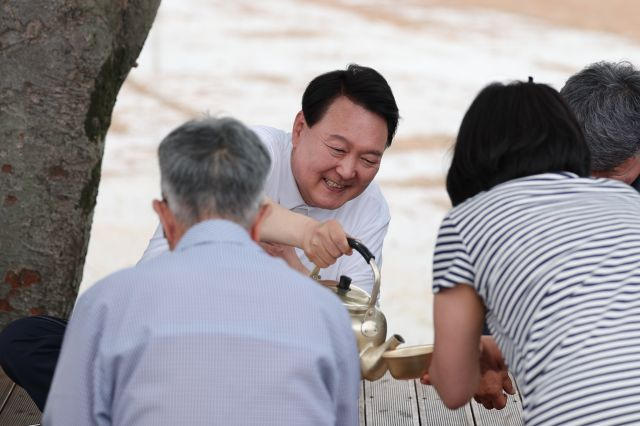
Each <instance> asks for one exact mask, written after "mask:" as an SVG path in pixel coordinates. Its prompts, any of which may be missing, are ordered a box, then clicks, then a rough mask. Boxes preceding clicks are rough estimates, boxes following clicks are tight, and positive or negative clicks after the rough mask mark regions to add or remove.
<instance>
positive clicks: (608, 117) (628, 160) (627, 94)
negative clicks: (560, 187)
mask: <svg viewBox="0 0 640 426" xmlns="http://www.w3.org/2000/svg"><path fill="white" fill-rule="evenodd" d="M560 94H561V95H562V96H563V98H564V99H565V100H566V101H567V103H568V104H569V107H570V108H571V110H572V111H573V113H574V114H575V115H576V117H577V118H578V121H579V122H580V125H581V126H582V131H583V133H584V136H585V139H586V141H587V144H588V145H589V149H590V151H591V171H592V173H593V174H594V175H595V176H602V177H609V178H612V179H618V180H622V181H624V182H626V183H629V184H634V186H635V187H636V189H638V182H637V180H638V175H640V71H638V70H637V69H636V68H635V67H634V66H633V65H632V64H631V63H630V62H605V61H602V62H596V63H593V64H591V65H589V66H587V67H586V68H584V69H583V70H582V71H580V72H578V73H577V74H575V75H573V76H571V77H570V78H569V79H568V80H567V82H566V83H565V85H564V87H563V88H562V90H561V91H560Z"/></svg>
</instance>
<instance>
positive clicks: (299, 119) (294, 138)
mask: <svg viewBox="0 0 640 426" xmlns="http://www.w3.org/2000/svg"><path fill="white" fill-rule="evenodd" d="M306 125H307V122H306V120H305V119H304V114H303V113H302V111H300V112H298V113H297V114H296V119H295V120H293V129H292V130H291V143H292V144H293V146H294V147H295V146H297V145H298V142H299V141H300V134H301V133H302V130H303V129H304V127H305V126H306Z"/></svg>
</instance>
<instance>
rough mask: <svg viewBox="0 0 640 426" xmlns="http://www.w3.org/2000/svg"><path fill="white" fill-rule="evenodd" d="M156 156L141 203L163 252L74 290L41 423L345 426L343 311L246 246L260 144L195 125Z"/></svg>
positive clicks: (353, 356)
mask: <svg viewBox="0 0 640 426" xmlns="http://www.w3.org/2000/svg"><path fill="white" fill-rule="evenodd" d="M158 157H159V162H160V171H161V186H162V194H163V198H162V201H160V200H155V201H154V202H153V207H154V209H155V211H156V212H157V213H158V216H159V217H160V222H161V224H162V228H163V230H164V233H165V235H166V237H167V241H168V244H169V248H170V250H172V251H171V252H166V253H164V254H162V255H160V256H158V257H156V258H154V259H150V260H148V261H146V262H144V263H141V264H139V265H137V266H136V267H133V268H129V269H125V270H123V271H120V272H116V273H114V274H112V275H110V276H108V277H107V278H105V279H104V280H102V281H100V282H98V283H96V284H95V285H94V286H93V287H91V288H90V289H88V290H87V291H86V292H85V293H84V294H83V295H82V296H80V298H79V299H78V302H77V304H76V307H75V309H74V311H73V314H72V316H71V319H70V321H69V325H68V328H67V331H66V334H65V337H64V342H63V345H62V350H61V354H60V359H59V361H58V366H57V368H56V371H55V374H54V378H53V382H52V385H51V390H50V392H49V397H48V399H47V403H46V406H45V411H44V419H43V423H44V424H46V425H49V426H56V425H64V426H68V425H90V424H91V425H127V426H130V425H153V426H157V425H172V426H173V425H180V424H185V425H186V424H188V425H195V424H220V425H261V426H262V425H278V426H280V425H296V426H297V425H303V424H304V425H357V424H358V402H357V401H358V390H359V386H360V367H359V360H358V353H357V348H356V342H355V336H354V335H353V332H352V331H351V326H350V319H349V316H348V314H347V312H346V310H345V309H344V307H343V306H342V305H341V303H340V301H339V299H338V298H336V297H335V295H333V294H332V292H330V291H328V290H326V289H324V288H323V287H322V286H319V285H317V284H316V283H315V282H314V281H313V280H311V279H310V278H308V277H305V276H303V275H301V274H299V273H297V272H296V271H294V270H292V269H291V268H289V267H288V266H287V265H286V264H285V263H284V262H283V261H282V260H281V259H276V258H273V257H271V256H269V255H268V254H267V253H265V252H264V251H263V250H262V249H261V248H260V247H259V245H258V244H256V243H255V241H258V240H259V235H260V228H261V225H262V222H263V220H264V218H265V217H266V216H267V215H268V210H269V208H270V206H269V205H265V204H263V203H262V202H261V201H262V194H263V188H264V181H265V177H266V175H267V173H268V171H269V164H270V160H269V155H268V153H267V150H266V149H265V147H264V145H263V144H261V143H260V141H259V140H258V138H257V136H256V135H255V133H253V132H252V131H251V130H249V129H248V128H247V127H245V126H244V125H242V124H241V123H240V122H238V121H236V120H234V119H231V118H219V119H217V118H207V119H203V120H199V121H191V122H188V123H186V124H184V125H182V126H180V127H178V128H177V129H176V130H174V131H173V132H171V133H170V134H169V135H168V136H167V137H166V138H165V139H164V140H163V141H162V143H161V144H160V147H159V149H158ZM231 188H233V190H230V189H231Z"/></svg>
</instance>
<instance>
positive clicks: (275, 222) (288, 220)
mask: <svg viewBox="0 0 640 426" xmlns="http://www.w3.org/2000/svg"><path fill="white" fill-rule="evenodd" d="M266 202H267V204H268V205H269V206H270V208H271V211H270V212H269V214H268V215H267V217H266V218H265V220H264V223H263V225H262V229H261V232H260V241H263V242H269V243H277V244H286V245H289V246H293V247H300V248H301V247H302V246H303V243H304V235H305V232H306V230H307V229H309V227H312V226H314V225H316V224H317V223H318V222H317V221H316V220H315V219H312V218H310V217H307V216H304V215H301V214H297V213H294V212H292V211H289V210H287V209H285V208H284V207H282V206H280V205H279V204H277V203H274V202H273V201H271V200H269V199H267V201H266Z"/></svg>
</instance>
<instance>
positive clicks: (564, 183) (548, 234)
mask: <svg viewBox="0 0 640 426" xmlns="http://www.w3.org/2000/svg"><path fill="white" fill-rule="evenodd" d="M433 276H434V283H433V286H434V291H439V290H440V289H441V288H445V287H452V286H454V285H457V284H459V283H464V284H471V285H473V287H474V288H475V289H476V291H477V292H478V294H479V295H480V297H481V298H482V300H483V302H484V304H485V306H486V307H487V322H488V325H489V328H490V329H491V331H492V333H493V334H494V337H495V338H496V342H497V343H498V345H499V346H500V349H501V350H502V352H503V354H504V356H505V359H506V361H507V363H508V365H509V369H510V370H511V371H512V372H514V373H515V375H516V379H517V382H518V384H519V385H520V389H521V391H522V394H523V397H524V398H523V399H524V417H525V422H526V424H528V425H588V424H594V425H617V424H640V195H639V194H638V193H637V192H636V191H635V190H634V189H633V188H631V187H630V186H628V185H626V184H624V183H621V182H618V181H613V180H609V179H590V178H578V177H577V176H576V175H574V174H572V173H547V174H541V175H535V176H530V177H527V178H522V179H516V180H513V181H510V182H507V183H504V184H501V185H498V186H496V187H494V188H493V189H491V190H490V191H488V192H485V193H481V194H479V195H477V196H475V197H473V198H471V199H469V200H467V201H466V202H464V203H462V204H460V205H459V206H456V207H455V208H453V209H452V210H451V211H450V212H449V213H448V214H447V216H446V217H445V219H444V221H443V223H442V225H441V227H440V232H439V236H438V241H437V244H436V252H435V256H434V274H433Z"/></svg>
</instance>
